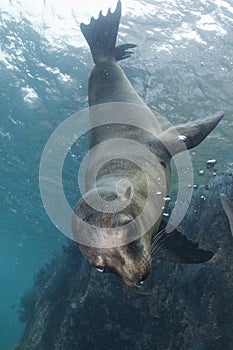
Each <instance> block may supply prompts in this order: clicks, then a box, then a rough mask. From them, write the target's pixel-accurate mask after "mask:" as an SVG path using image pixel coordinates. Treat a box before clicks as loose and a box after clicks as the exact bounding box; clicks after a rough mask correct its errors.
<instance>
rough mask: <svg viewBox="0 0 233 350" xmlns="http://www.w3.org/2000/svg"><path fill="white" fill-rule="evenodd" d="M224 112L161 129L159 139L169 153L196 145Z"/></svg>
mask: <svg viewBox="0 0 233 350" xmlns="http://www.w3.org/2000/svg"><path fill="white" fill-rule="evenodd" d="M223 116H224V112H222V111H221V112H217V113H215V114H214V115H213V116H211V117H208V118H206V119H203V120H200V121H194V122H190V123H186V124H180V125H177V126H174V127H171V128H168V129H167V130H165V131H163V132H162V133H161V134H160V135H159V139H160V140H161V142H162V143H163V144H164V145H165V147H166V148H167V150H168V151H169V153H170V155H171V156H173V155H175V154H177V153H179V152H182V151H185V150H187V149H190V148H193V147H196V146H197V145H199V143H201V141H202V140H204V138H205V137H206V136H207V135H208V134H209V133H210V132H211V131H212V130H213V129H214V128H215V127H216V125H217V124H218V123H219V122H220V120H221V119H222V118H223Z"/></svg>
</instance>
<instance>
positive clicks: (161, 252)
mask: <svg viewBox="0 0 233 350" xmlns="http://www.w3.org/2000/svg"><path fill="white" fill-rule="evenodd" d="M154 240H156V236H155V237H154ZM152 245H153V243H152ZM156 246H157V247H158V249H156V247H155V252H156V251H157V252H158V254H156V256H157V257H158V258H160V259H162V260H167V261H170V262H175V263H185V264H196V263H203V262H206V261H208V260H210V259H211V258H212V256H213V255H214V253H213V252H212V251H208V250H203V249H200V248H198V243H196V242H193V241H190V240H188V239H187V238H186V237H185V236H184V235H183V234H182V233H181V232H179V231H178V230H176V229H175V230H174V231H172V232H171V233H166V232H165V233H164V234H163V235H161V237H160V238H159V240H157V242H156Z"/></svg>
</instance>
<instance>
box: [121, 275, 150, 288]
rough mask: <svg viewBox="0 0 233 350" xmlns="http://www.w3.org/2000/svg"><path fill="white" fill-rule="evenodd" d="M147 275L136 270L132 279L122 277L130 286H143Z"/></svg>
mask: <svg viewBox="0 0 233 350" xmlns="http://www.w3.org/2000/svg"><path fill="white" fill-rule="evenodd" d="M146 277H147V275H145V276H144V275H143V274H142V273H140V272H136V273H135V274H134V275H133V277H132V279H130V280H128V279H126V278H122V279H123V281H124V283H125V284H126V285H127V286H129V287H142V286H143V285H144V283H145V279H146Z"/></svg>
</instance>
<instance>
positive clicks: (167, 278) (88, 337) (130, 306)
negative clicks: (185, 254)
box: [15, 172, 233, 350]
mask: <svg viewBox="0 0 233 350" xmlns="http://www.w3.org/2000/svg"><path fill="white" fill-rule="evenodd" d="M220 193H225V194H226V195H227V196H228V197H229V198H230V199H231V200H233V177H232V174H231V173H229V172H226V173H225V174H224V175H219V176H215V177H213V178H212V179H211V180H210V182H209V184H208V185H203V186H202V185H201V186H197V187H196V188H195V189H194V190H193V197H192V201H191V204H190V207H189V210H188V212H187V215H186V216H185V218H184V220H183V221H182V223H181V225H180V227H179V230H180V231H181V232H183V233H184V234H185V235H186V236H187V237H188V238H190V239H192V240H194V241H198V242H199V245H200V247H201V248H204V249H207V250H213V251H214V252H215V254H214V256H213V258H212V259H211V260H210V261H208V262H207V263H203V264H191V265H182V264H173V263H167V262H163V261H155V262H154V266H153V271H152V273H151V276H150V278H149V280H148V282H147V283H146V286H145V287H143V288H142V289H140V290H139V289H138V290H134V289H129V288H127V287H125V286H124V285H123V283H122V282H121V281H120V280H119V279H118V278H117V276H113V275H105V274H100V273H98V272H96V271H95V270H94V269H91V268H90V266H89V265H88V263H87V262H86V261H85V260H84V259H83V258H82V256H81V254H80V252H79V249H78V247H77V245H76V244H74V243H69V244H68V245H67V247H65V248H64V251H63V254H61V255H59V256H55V257H54V258H53V260H52V262H51V264H50V265H47V266H45V267H43V268H42V269H41V270H40V271H39V273H38V275H37V277H36V279H35V283H34V287H33V290H32V291H30V292H27V294H25V296H24V297H23V298H22V303H21V310H19V312H20V318H21V320H22V321H24V322H26V326H25V330H24V333H23V335H22V338H21V340H20V341H19V343H18V345H17V346H16V347H15V350H77V349H79V350H86V349H91V350H100V349H101V350H109V349H111V350H118V349H123V350H132V349H134V350H142V349H147V350H150V349H151V350H168V349H171V350H176V349H177V350H178V349H179V350H213V349H215V350H218V349H225V350H232V344H233V332H232V330H233V312H232V311H233V238H232V235H231V232H230V226H229V223H228V220H227V217H226V215H225V212H224V211H223V208H222V205H221V202H220V196H219V194H220Z"/></svg>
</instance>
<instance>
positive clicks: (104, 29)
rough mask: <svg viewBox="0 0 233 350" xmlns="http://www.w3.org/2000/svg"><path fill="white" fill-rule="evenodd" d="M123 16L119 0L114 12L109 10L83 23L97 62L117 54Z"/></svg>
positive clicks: (82, 26)
mask: <svg viewBox="0 0 233 350" xmlns="http://www.w3.org/2000/svg"><path fill="white" fill-rule="evenodd" d="M120 18H121V2H120V1H118V3H117V6H116V9H115V11H114V12H113V13H111V11H110V10H108V13H107V15H106V16H103V14H102V12H100V14H99V17H98V18H97V19H94V18H93V17H92V19H91V22H90V23H89V24H87V25H86V24H84V23H81V25H80V28H81V31H82V33H83V35H84V37H85V39H86V41H87V43H88V45H89V47H90V50H91V53H92V57H93V60H94V62H95V63H97V62H98V60H101V59H103V58H108V57H114V56H115V46H116V38H117V33H118V28H119V22H120Z"/></svg>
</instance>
